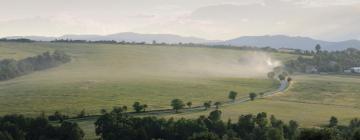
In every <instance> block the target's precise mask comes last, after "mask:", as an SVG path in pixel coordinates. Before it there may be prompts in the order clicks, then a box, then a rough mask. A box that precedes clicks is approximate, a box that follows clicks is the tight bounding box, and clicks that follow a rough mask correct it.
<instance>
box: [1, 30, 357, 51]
mask: <svg viewBox="0 0 360 140" xmlns="http://www.w3.org/2000/svg"><path fill="white" fill-rule="evenodd" d="M5 38H8V39H15V38H27V39H31V40H37V41H51V40H55V39H72V40H88V41H99V40H115V41H119V42H120V41H127V42H146V43H152V42H153V41H154V40H155V41H156V42H157V43H162V42H164V43H179V42H182V43H196V44H208V45H231V46H256V47H272V48H293V49H302V50H313V49H314V47H315V46H316V44H320V45H321V46H322V48H323V49H325V50H344V49H346V48H357V49H360V41H359V40H347V41H340V42H330V41H322V40H316V39H312V38H309V37H291V36H285V35H273V36H270V35H266V36H243V37H239V38H235V39H230V40H225V41H216V40H206V39H202V38H197V37H183V36H179V35H172V34H138V33H131V32H125V33H118V34H110V35H64V36H61V37H42V36H12V37H5Z"/></svg>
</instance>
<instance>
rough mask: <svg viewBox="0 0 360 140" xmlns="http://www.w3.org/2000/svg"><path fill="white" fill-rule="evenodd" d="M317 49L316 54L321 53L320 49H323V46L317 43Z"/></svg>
mask: <svg viewBox="0 0 360 140" xmlns="http://www.w3.org/2000/svg"><path fill="white" fill-rule="evenodd" d="M315 50H316V54H319V53H320V51H321V46H320V45H319V44H317V45H316V46H315Z"/></svg>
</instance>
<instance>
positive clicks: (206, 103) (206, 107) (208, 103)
mask: <svg viewBox="0 0 360 140" xmlns="http://www.w3.org/2000/svg"><path fill="white" fill-rule="evenodd" d="M204 107H205V110H207V109H209V108H210V107H211V101H206V102H204Z"/></svg>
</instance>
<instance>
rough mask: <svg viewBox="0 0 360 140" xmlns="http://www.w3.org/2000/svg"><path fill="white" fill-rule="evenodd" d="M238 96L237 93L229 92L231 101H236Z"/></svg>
mask: <svg viewBox="0 0 360 140" xmlns="http://www.w3.org/2000/svg"><path fill="white" fill-rule="evenodd" d="M237 94H238V93H237V92H235V91H230V92H229V99H231V100H233V101H235V99H236V96H237Z"/></svg>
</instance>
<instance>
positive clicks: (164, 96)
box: [0, 43, 295, 116]
mask: <svg viewBox="0 0 360 140" xmlns="http://www.w3.org/2000/svg"><path fill="white" fill-rule="evenodd" d="M53 50H63V51H65V52H66V53H67V54H69V55H71V56H72V61H71V62H70V63H67V64H64V65H61V66H59V67H56V68H52V69H48V70H44V71H37V72H34V73H31V74H29V75H25V76H21V77H18V78H15V79H12V80H8V81H1V82H0V114H1V115H4V114H9V113H22V114H26V115H38V114H39V113H41V112H42V111H44V112H45V113H46V114H50V113H53V112H55V111H56V110H57V111H61V112H63V113H65V114H67V115H71V116H74V115H76V114H77V113H78V112H80V111H81V110H83V109H85V110H86V112H87V113H89V114H98V113H99V110H100V109H103V108H104V109H110V108H112V107H113V106H119V105H127V106H131V105H132V103H133V102H135V101H140V102H141V103H145V104H147V105H148V106H149V109H161V108H169V104H170V101H171V100H172V99H174V98H180V99H183V100H184V101H192V102H193V104H194V105H197V104H202V102H203V101H206V100H213V101H215V100H219V101H222V100H227V95H228V92H229V91H230V90H235V91H238V92H239V96H247V94H248V93H249V92H260V91H266V90H272V89H275V88H276V86H277V84H278V83H277V82H274V81H271V80H267V79H266V76H265V75H266V73H265V72H266V70H267V69H269V68H268V67H262V65H263V64H261V62H263V59H274V61H275V59H278V60H285V59H292V58H295V57H294V56H293V55H288V54H276V53H274V54H264V53H254V52H249V51H240V50H231V49H215V48H199V47H195V48H191V47H175V46H149V45H143V46H142V45H114V44H75V43H71V44H68V43H0V59H5V58H14V59H22V58H26V57H29V56H35V55H37V54H40V53H42V52H45V51H53ZM257 59H259V60H257ZM248 61H249V62H251V63H248Z"/></svg>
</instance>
